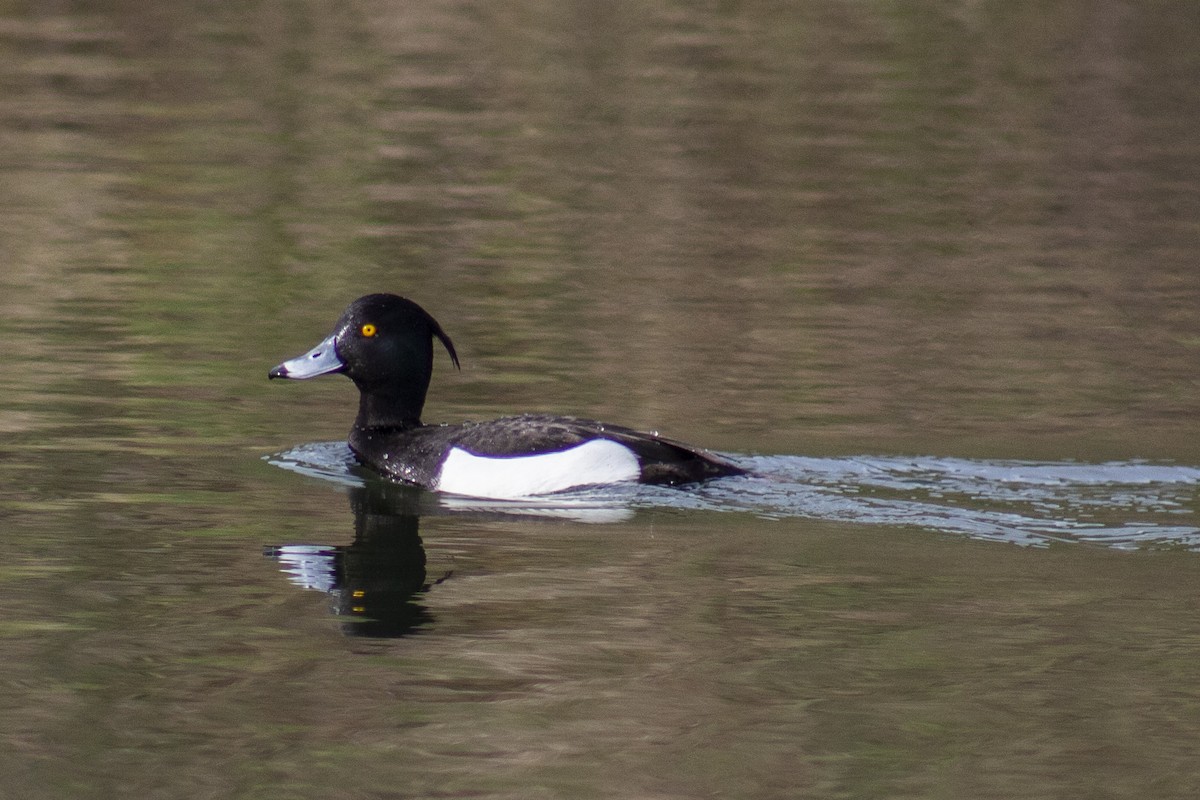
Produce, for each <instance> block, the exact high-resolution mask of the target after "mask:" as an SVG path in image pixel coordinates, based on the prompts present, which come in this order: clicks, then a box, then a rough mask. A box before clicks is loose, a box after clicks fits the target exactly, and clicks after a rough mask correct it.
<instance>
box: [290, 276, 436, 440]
mask: <svg viewBox="0 0 1200 800" xmlns="http://www.w3.org/2000/svg"><path fill="white" fill-rule="evenodd" d="M435 336H436V337H437V338H438V339H440V340H441V342H442V344H443V345H445V346H446V350H447V351H448V352H449V353H450V359H451V360H452V361H453V362H454V366H456V367H457V366H458V354H457V353H455V352H454V343H453V342H451V341H450V337H449V336H447V335H446V333H445V331H443V330H442V326H440V325H438V323H437V320H435V319H434V318H433V317H431V316H430V315H429V313H428V312H427V311H425V309H423V308H421V307H420V306H419V305H417V304H416V303H414V302H413V301H411V300H408V299H405V298H403V297H398V296H397V295H394V294H369V295H367V296H365V297H360V298H358V299H357V300H355V301H354V302H353V303H351V304H350V307H349V308H347V309H346V313H344V314H342V318H341V319H339V320H338V322H337V325H336V326H335V327H334V329H333V333H331V334H330V335H329V336H328V337H327V338H326V339H325V340H324V341H322V342H321V343H320V344H318V345H317V346H316V347H314V348H313V349H312V350H309V351H308V352H307V353H305V354H304V355H302V356H299V357H297V358H293V359H292V360H290V361H285V362H283V363H282V364H280V365H279V366H277V367H275V368H274V369H272V370H271V371H270V372H269V373H267V375H268V377H271V378H292V379H297V380H302V379H305V378H315V377H317V376H318V375H328V374H330V373H334V372H340V373H342V374H344V375H346V376H347V377H348V378H350V380H352V381H354V385H355V386H357V387H358V391H359V393H360V394H359V404H358V419H357V420H355V423H354V425H355V427H356V428H360V429H364V430H365V429H370V428H409V427H413V426H416V425H420V424H421V409H422V408H423V407H424V406H425V393H426V391H428V389H429V378H430V376H431V375H432V374H433V337H435Z"/></svg>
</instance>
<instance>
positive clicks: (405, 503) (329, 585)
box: [265, 442, 673, 637]
mask: <svg viewBox="0 0 1200 800" xmlns="http://www.w3.org/2000/svg"><path fill="white" fill-rule="evenodd" d="M268 461H269V462H270V463H271V464H274V465H275V466H278V467H282V468H283V469H286V470H289V471H292V472H297V473H300V474H302V475H306V476H308V477H312V478H319V479H321V480H322V481H325V482H327V483H328V484H332V485H335V486H338V487H339V488H344V489H346V490H347V491H348V492H349V495H350V508H351V510H352V511H353V512H354V541H353V542H351V543H350V544H348V545H316V544H288V545H273V546H269V547H267V548H265V554H266V555H267V556H269V557H271V558H273V559H275V560H276V561H278V562H279V565H280V568H281V569H282V570H283V571H284V572H285V573H286V574H287V575H288V577H289V579H290V580H291V581H292V583H294V584H296V585H297V586H301V587H303V588H305V589H314V590H317V591H321V592H326V593H328V594H329V595H330V596H331V597H332V598H333V603H332V610H333V613H334V614H336V615H337V616H338V618H339V620H341V621H342V622H343V625H342V630H343V631H345V633H346V634H347V635H350V636H374V637H396V636H407V635H409V634H411V633H414V632H416V631H418V630H419V629H420V628H421V627H422V626H424V625H428V624H429V623H431V622H432V621H433V617H432V615H431V614H430V612H429V610H428V609H427V608H426V607H425V606H423V605H422V604H421V602H420V600H421V597H422V596H423V595H424V593H425V592H426V591H427V590H428V589H429V588H430V587H431V586H432V585H436V584H439V583H441V582H442V581H444V580H445V579H446V578H447V577H449V574H448V573H435V575H434V576H433V580H432V581H431V580H430V578H429V576H428V575H427V574H426V563H425V547H424V545H423V544H422V543H421V536H420V534H419V533H418V528H419V525H420V518H421V517H423V516H435V517H436V516H458V517H462V516H466V517H470V518H471V519H473V520H479V521H481V522H482V521H484V520H491V521H496V520H507V521H521V522H523V523H529V524H534V523H535V522H537V521H541V522H543V523H545V522H550V521H554V520H560V521H561V520H570V521H572V522H581V523H591V524H605V523H613V522H623V521H626V520H628V519H630V518H631V517H632V516H633V513H634V512H633V509H632V508H631V503H632V500H633V498H634V497H635V496H636V493H637V492H638V491H639V488H638V487H637V486H636V485H634V484H631V485H629V486H625V487H615V488H614V487H606V488H604V489H603V490H598V491H580V492H569V493H563V494H558V495H550V496H546V497H540V498H528V499H526V500H482V499H474V498H468V497H454V496H452V495H442V494H435V493H433V492H428V491H426V490H424V489H420V488H417V487H414V486H403V485H400V484H396V483H392V482H390V481H387V480H383V479H381V478H379V477H378V476H375V475H372V474H370V473H369V472H367V471H366V470H364V469H361V468H359V467H358V466H357V464H356V463H355V461H354V456H353V454H352V453H351V452H350V450H349V448H348V447H346V444H345V442H315V443H312V444H307V445H301V446H299V447H296V448H293V449H292V450H288V451H286V452H284V453H279V454H277V455H274V456H271V457H269V458H268ZM661 491H673V490H669V489H663V490H661Z"/></svg>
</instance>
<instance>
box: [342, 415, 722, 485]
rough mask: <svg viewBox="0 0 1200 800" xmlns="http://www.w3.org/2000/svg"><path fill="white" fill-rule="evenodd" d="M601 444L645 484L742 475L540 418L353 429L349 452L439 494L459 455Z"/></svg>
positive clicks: (610, 428) (587, 424) (690, 451)
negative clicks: (444, 473) (450, 462)
mask: <svg viewBox="0 0 1200 800" xmlns="http://www.w3.org/2000/svg"><path fill="white" fill-rule="evenodd" d="M598 439H602V440H608V441H611V442H616V443H617V444H620V445H622V446H624V447H626V448H628V449H629V450H630V451H631V452H632V453H633V455H634V456H635V457H636V458H637V461H638V465H639V468H640V480H641V481H642V482H643V483H659V484H664V483H665V484H679V483H690V482H693V481H700V480H705V479H707V478H715V477H720V476H725V475H739V474H743V473H744V470H742V469H741V468H739V467H737V466H736V465H734V464H732V463H730V462H728V461H726V460H725V459H723V458H720V457H719V456H716V455H713V454H712V453H709V452H707V451H704V450H698V449H695V448H693V447H690V446H688V445H686V444H683V443H681V442H676V441H673V440H671V439H667V438H664V437H661V436H658V435H657V434H651V433H642V432H640V431H636V430H633V429H631V428H625V427H621V426H619V425H609V424H606V423H601V422H595V421H593V420H586V419H575V418H573V417H558V416H549V415H541V414H525V415H522V416H515V417H503V418H501V419H496V420H491V421H488V422H468V423H463V424H461V425H422V426H418V427H413V428H408V429H404V430H397V429H359V428H355V430H353V431H352V432H351V435H350V446H351V448H352V449H353V450H354V452H355V454H356V455H357V456H358V458H359V459H360V460H361V461H363V462H364V463H365V464H366V465H367V466H369V467H371V468H373V469H375V470H377V471H379V472H382V473H384V474H386V475H388V476H389V477H392V478H394V479H397V480H401V481H404V482H406V483H415V484H418V485H420V486H425V487H428V488H437V485H438V478H439V474H440V471H441V467H442V464H443V463H444V462H445V461H446V458H447V457H448V456H449V454H450V453H451V452H452V451H453V450H456V449H457V450H460V451H464V452H466V453H469V454H471V455H474V456H482V457H485V458H496V459H508V458H520V457H522V456H535V455H541V454H546V453H558V452H563V451H565V450H569V449H571V448H574V447H576V446H578V445H581V444H585V443H587V442H591V441H595V440H598Z"/></svg>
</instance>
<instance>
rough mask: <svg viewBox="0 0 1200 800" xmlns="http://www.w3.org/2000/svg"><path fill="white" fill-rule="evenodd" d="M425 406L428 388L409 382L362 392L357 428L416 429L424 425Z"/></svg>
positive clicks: (360, 394)
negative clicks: (423, 409) (422, 418)
mask: <svg viewBox="0 0 1200 800" xmlns="http://www.w3.org/2000/svg"><path fill="white" fill-rule="evenodd" d="M424 405H425V387H420V386H411V385H410V386H402V387H390V388H387V389H381V388H375V389H373V390H371V391H360V393H359V396H358V418H357V419H355V420H354V427H355V428H357V429H358V430H362V431H368V430H373V429H380V428H384V429H391V430H408V429H410V428H417V427H420V425H421V409H422V408H423V407H424Z"/></svg>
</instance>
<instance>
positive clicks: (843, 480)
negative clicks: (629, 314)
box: [267, 442, 1200, 550]
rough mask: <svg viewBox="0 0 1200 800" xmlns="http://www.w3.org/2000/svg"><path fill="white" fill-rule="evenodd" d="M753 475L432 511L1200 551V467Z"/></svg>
mask: <svg viewBox="0 0 1200 800" xmlns="http://www.w3.org/2000/svg"><path fill="white" fill-rule="evenodd" d="M729 457H730V458H732V459H733V460H734V461H735V462H736V463H738V464H739V465H741V466H743V467H745V468H746V469H748V470H749V471H750V472H751V474H750V475H749V476H745V477H736V478H722V479H720V480H715V481H710V482H708V483H706V484H703V485H700V486H697V487H693V488H689V489H682V490H681V489H672V488H664V487H654V486H638V487H631V486H619V487H605V488H598V489H586V490H580V491H571V492H564V493H560V494H556V495H552V496H547V497H544V498H529V499H528V500H523V501H508V502H494V501H483V500H474V499H471V498H460V497H450V496H437V499H436V501H433V502H430V503H429V504H428V505H425V504H423V509H424V510H426V511H430V512H432V513H455V512H458V513H462V512H470V513H489V514H518V515H525V516H528V515H533V516H549V517H565V518H570V519H577V520H580V521H588V522H619V521H623V520H625V519H628V518H629V516H630V514H629V510H631V509H639V508H641V509H656V508H657V509H663V508H666V509H676V510H696V511H712V512H730V511H736V512H748V513H752V514H755V515H756V516H759V517H762V518H766V519H782V518H805V519H814V520H830V521H841V522H854V523H861V524H870V525H891V526H897V527H906V528H914V527H915V528H925V529H929V530H933V531H938V532H943V533H950V534H955V535H965V536H969V537H972V538H976V539H986V540H991V541H1003V542H1010V543H1013V544H1019V545H1028V546H1047V545H1050V544H1052V543H1056V542H1074V543H1087V544H1100V545H1105V546H1108V547H1114V548H1120V549H1143V548H1148V547H1184V548H1188V549H1198V550H1200V527H1197V525H1196V524H1195V521H1196V519H1197V516H1198V514H1197V502H1196V501H1197V493H1198V490H1200V468H1197V467H1191V466H1183V465H1172V464H1151V463H1148V462H1141V461H1126V462H1105V463H1102V464H1087V463H1080V462H1035V461H987V460H971V459H958V458H939V457H918V458H900V457H888V456H857V457H853V458H811V457H804V456H737V455H731V456H729ZM267 461H268V462H269V463H271V464H274V465H275V466H279V467H282V468H284V469H288V470H291V471H293V472H298V473H300V474H303V475H307V476H309V477H313V478H319V479H321V480H326V481H331V482H334V483H338V484H341V485H343V486H351V487H353V486H363V485H364V484H365V482H366V481H367V480H377V478H375V477H373V476H372V475H371V473H369V472H367V471H365V470H363V469H362V467H360V466H358V464H357V462H356V461H355V459H354V455H353V454H352V453H351V452H350V449H349V448H348V447H347V446H346V444H345V443H344V442H316V443H312V444H306V445H300V446H298V447H295V448H292V449H290V450H287V451H285V452H283V453H279V454H276V455H274V456H269V457H268V458H267Z"/></svg>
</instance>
